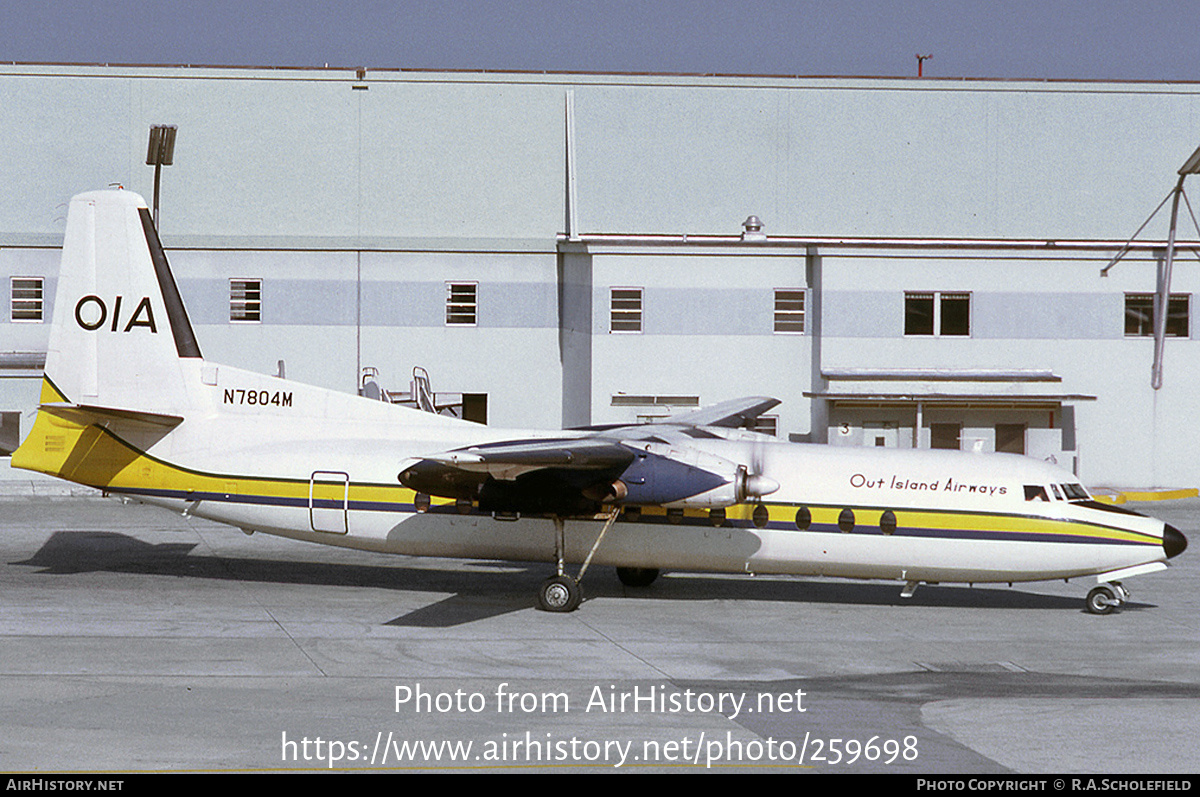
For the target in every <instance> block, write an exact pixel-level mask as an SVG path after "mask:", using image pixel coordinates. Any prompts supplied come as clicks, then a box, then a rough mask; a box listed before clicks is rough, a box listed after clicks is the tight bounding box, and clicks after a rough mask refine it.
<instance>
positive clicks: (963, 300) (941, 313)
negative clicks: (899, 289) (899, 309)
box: [904, 291, 971, 336]
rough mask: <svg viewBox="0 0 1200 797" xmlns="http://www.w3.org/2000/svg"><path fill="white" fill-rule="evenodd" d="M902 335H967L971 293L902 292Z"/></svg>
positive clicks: (969, 329)
mask: <svg viewBox="0 0 1200 797" xmlns="http://www.w3.org/2000/svg"><path fill="white" fill-rule="evenodd" d="M904 334H905V335H939V336H941V335H945V336H967V335H970V334H971V294H969V293H941V292H937V291H934V292H927V293H916V292H911V293H905V294H904Z"/></svg>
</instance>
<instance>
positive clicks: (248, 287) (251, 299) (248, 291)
mask: <svg viewBox="0 0 1200 797" xmlns="http://www.w3.org/2000/svg"><path fill="white" fill-rule="evenodd" d="M229 320H230V321H235V322H239V323H250V324H257V323H259V322H261V321H262V280H260V279H231V280H229Z"/></svg>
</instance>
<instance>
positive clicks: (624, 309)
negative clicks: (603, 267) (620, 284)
mask: <svg viewBox="0 0 1200 797" xmlns="http://www.w3.org/2000/svg"><path fill="white" fill-rule="evenodd" d="M611 307H612V315H611V316H610V321H609V328H608V329H609V331H610V332H641V331H642V289H641V288H613V289H612V305H611Z"/></svg>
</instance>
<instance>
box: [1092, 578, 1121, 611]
mask: <svg viewBox="0 0 1200 797" xmlns="http://www.w3.org/2000/svg"><path fill="white" fill-rule="evenodd" d="M1127 600H1129V590H1127V589H1125V587H1123V586H1122V585H1121V582H1120V581H1110V582H1108V583H1106V584H1100V585H1099V586H1096V587H1093V588H1092V590H1091V592H1089V593H1088V594H1087V610H1088V612H1089V613H1091V614H1112V613H1113V610H1114V609H1118V608H1120V607H1121V605H1122V604H1124V603H1125V602H1126V601H1127Z"/></svg>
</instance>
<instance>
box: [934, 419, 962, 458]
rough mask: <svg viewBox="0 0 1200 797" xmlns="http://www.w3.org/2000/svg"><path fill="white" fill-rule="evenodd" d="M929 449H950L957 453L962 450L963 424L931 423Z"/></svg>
mask: <svg viewBox="0 0 1200 797" xmlns="http://www.w3.org/2000/svg"><path fill="white" fill-rule="evenodd" d="M929 447H930V448H949V449H953V450H955V451H957V450H958V449H960V448H962V424H961V423H931V424H929Z"/></svg>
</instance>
